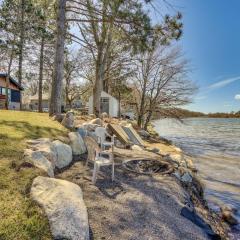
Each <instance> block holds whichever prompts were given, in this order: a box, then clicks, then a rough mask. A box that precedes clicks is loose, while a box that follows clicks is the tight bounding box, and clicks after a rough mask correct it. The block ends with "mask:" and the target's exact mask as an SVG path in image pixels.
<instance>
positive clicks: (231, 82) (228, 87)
mask: <svg viewBox="0 0 240 240" xmlns="http://www.w3.org/2000/svg"><path fill="white" fill-rule="evenodd" d="M175 3H176V5H177V7H176V9H179V10H180V11H181V12H182V13H183V22H184V33H183V37H182V40H181V41H180V43H179V44H180V45H181V46H182V48H183V51H184V53H185V55H186V57H187V58H188V59H189V60H190V65H191V68H192V69H193V71H192V72H191V73H190V78H191V79H192V80H193V81H194V82H196V83H197V85H198V86H199V92H198V94H197V95H196V96H195V98H194V103H193V104H191V105H189V106H187V108H188V109H190V110H195V111H202V112H230V111H239V110H240V15H239V11H240V0H230V1H229V0H178V1H176V0H175Z"/></svg>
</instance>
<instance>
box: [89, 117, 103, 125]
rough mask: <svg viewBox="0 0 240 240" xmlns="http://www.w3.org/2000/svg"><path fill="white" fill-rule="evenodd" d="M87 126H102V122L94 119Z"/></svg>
mask: <svg viewBox="0 0 240 240" xmlns="http://www.w3.org/2000/svg"><path fill="white" fill-rule="evenodd" d="M89 124H97V125H99V126H103V121H102V119H100V118H95V119H93V120H91V121H90V122H89Z"/></svg>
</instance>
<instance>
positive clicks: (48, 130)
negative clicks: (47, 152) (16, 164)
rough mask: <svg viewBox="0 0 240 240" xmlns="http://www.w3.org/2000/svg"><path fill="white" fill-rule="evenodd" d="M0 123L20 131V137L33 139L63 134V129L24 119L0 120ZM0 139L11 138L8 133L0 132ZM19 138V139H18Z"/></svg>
mask: <svg viewBox="0 0 240 240" xmlns="http://www.w3.org/2000/svg"><path fill="white" fill-rule="evenodd" d="M0 125H3V126H9V127H12V128H14V130H15V131H19V132H21V133H22V135H23V137H22V139H28V138H30V139H35V138H39V137H46V136H57V135H61V134H63V131H61V130H59V129H56V128H52V127H43V126H33V125H31V124H30V123H28V122H24V121H19V122H18V121H5V120H3V121H0ZM0 139H3V140H7V139H12V140H16V139H14V138H11V136H9V134H0ZM18 140H19V139H18Z"/></svg>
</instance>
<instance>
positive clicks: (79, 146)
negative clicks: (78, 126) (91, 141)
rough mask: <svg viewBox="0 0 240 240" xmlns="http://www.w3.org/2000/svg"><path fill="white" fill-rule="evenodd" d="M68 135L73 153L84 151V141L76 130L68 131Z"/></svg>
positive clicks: (78, 153)
mask: <svg viewBox="0 0 240 240" xmlns="http://www.w3.org/2000/svg"><path fill="white" fill-rule="evenodd" d="M68 137H69V139H70V145H71V147H72V153H73V155H80V154H83V153H86V151H87V149H86V146H85V143H84V141H83V139H82V137H81V136H80V134H79V133H78V132H70V133H69V134H68Z"/></svg>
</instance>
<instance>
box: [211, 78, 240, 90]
mask: <svg viewBox="0 0 240 240" xmlns="http://www.w3.org/2000/svg"><path fill="white" fill-rule="evenodd" d="M238 80H240V76H238V77H235V78H227V79H224V80H222V81H219V82H216V83H213V84H211V85H209V86H208V87H207V88H208V89H217V88H222V87H225V86H227V85H229V84H230V83H233V82H236V81H238Z"/></svg>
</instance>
